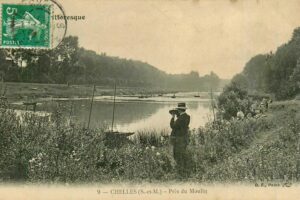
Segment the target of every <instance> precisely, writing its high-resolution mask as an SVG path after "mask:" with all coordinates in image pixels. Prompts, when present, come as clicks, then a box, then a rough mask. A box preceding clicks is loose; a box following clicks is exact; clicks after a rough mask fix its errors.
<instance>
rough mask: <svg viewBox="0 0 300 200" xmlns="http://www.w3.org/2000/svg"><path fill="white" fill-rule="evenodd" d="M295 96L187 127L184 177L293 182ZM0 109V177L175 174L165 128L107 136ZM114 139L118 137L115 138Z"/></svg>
mask: <svg viewBox="0 0 300 200" xmlns="http://www.w3.org/2000/svg"><path fill="white" fill-rule="evenodd" d="M299 107H300V105H299V103H294V104H291V103H281V104H278V103H276V104H274V105H272V107H271V110H272V111H271V112H270V114H268V116H267V117H262V118H258V119H255V118H246V119H244V120H224V121H219V122H218V123H216V122H215V123H208V124H207V125H206V126H205V127H203V128H200V129H198V130H193V134H191V138H190V144H189V146H188V151H189V155H188V159H189V163H190V169H188V171H189V172H190V173H189V174H188V177H186V180H190V181H199V182H209V181H214V182H215V181H250V182H255V181H257V180H264V179H269V180H295V181H299V179H300V176H299V172H300V168H299V166H300V165H299V164H300V162H299V153H300V149H299V148H300V146H299V145H300V135H299V133H300V125H299V119H300V116H299V112H298V111H299ZM51 119H52V120H51V121H49V120H48V119H46V118H40V117H37V116H35V115H34V114H29V113H27V114H26V115H24V116H23V117H22V118H20V117H17V116H16V114H15V113H14V112H13V111H11V110H7V109H1V110H0V148H1V151H0V177H1V179H2V181H26V182H47V183H48V182H69V183H75V182H80V183H82V182H89V183H90V182H102V183H108V182H115V181H117V182H119V181H147V182H152V181H169V180H177V179H178V178H180V176H179V175H178V173H177V170H176V166H175V163H174V160H173V158H172V154H171V152H170V150H169V149H170V148H169V142H168V137H167V136H166V133H164V132H162V133H161V134H159V133H152V132H149V133H147V132H143V133H139V134H138V135H137V136H135V137H133V138H131V139H130V140H129V139H126V138H115V139H114V141H113V142H108V140H109V139H108V136H107V134H105V133H104V132H105V131H104V129H94V130H87V129H85V128H83V127H79V126H76V125H71V126H70V125H66V123H65V122H64V118H63V117H62V116H61V114H60V112H59V110H57V111H56V112H54V113H53V115H52V117H51ZM116 140H120V141H116Z"/></svg>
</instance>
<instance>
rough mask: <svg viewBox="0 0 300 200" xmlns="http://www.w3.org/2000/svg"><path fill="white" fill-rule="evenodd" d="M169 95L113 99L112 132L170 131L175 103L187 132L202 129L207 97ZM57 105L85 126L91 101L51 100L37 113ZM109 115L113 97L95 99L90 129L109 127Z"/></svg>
mask: <svg viewBox="0 0 300 200" xmlns="http://www.w3.org/2000/svg"><path fill="white" fill-rule="evenodd" d="M171 96H172V95H171V94H170V95H164V96H162V97H158V96H156V97H149V98H143V99H141V98H138V97H116V104H115V105H116V106H115V121H114V122H115V123H114V130H118V131H133V132H137V131H143V130H151V131H152V130H155V131H161V130H166V131H170V127H169V122H170V119H171V115H170V114H169V110H170V109H172V108H174V107H176V106H177V103H178V102H185V103H186V104H187V107H188V110H187V113H188V114H189V115H190V116H191V123H190V128H191V129H194V128H195V129H197V128H199V127H200V126H203V125H204V124H205V123H206V122H207V121H208V120H209V119H210V118H211V116H212V111H211V107H210V100H209V99H208V97H207V95H206V97H205V95H204V96H203V97H202V95H201V97H200V98H199V97H194V95H193V94H192V93H181V94H180V93H179V94H176V98H171ZM54 104H55V105H58V104H59V105H60V106H62V107H63V108H64V113H65V115H66V116H67V117H69V118H71V119H72V120H73V121H76V122H77V123H81V124H83V125H87V123H88V118H89V110H90V104H91V99H90V98H86V99H84V98H83V99H52V100H48V101H44V102H42V103H41V104H39V106H38V110H46V111H47V110H50V107H51V106H52V107H53V105H54ZM112 113H113V97H111V96H101V97H95V99H94V103H93V109H92V114H91V123H90V127H95V128H96V127H102V126H103V125H107V126H110V127H111V122H112Z"/></svg>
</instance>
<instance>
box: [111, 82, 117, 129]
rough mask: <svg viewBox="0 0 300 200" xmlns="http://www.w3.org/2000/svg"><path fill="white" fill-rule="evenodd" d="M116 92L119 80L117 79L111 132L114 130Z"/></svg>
mask: <svg viewBox="0 0 300 200" xmlns="http://www.w3.org/2000/svg"><path fill="white" fill-rule="evenodd" d="M116 93H117V82H116V81H115V91H114V104H113V113H112V122H111V132H114V122H115V107H116Z"/></svg>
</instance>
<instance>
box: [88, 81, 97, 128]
mask: <svg viewBox="0 0 300 200" xmlns="http://www.w3.org/2000/svg"><path fill="white" fill-rule="evenodd" d="M95 90H96V86H95V85H94V87H93V95H92V101H91V106H90V114H89V121H88V126H87V128H88V129H89V128H90V122H91V116H92V109H93V103H94V95H95Z"/></svg>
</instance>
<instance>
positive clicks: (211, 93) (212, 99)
mask: <svg viewBox="0 0 300 200" xmlns="http://www.w3.org/2000/svg"><path fill="white" fill-rule="evenodd" d="M210 98H211V107H212V111H213V116H214V121H215V120H216V116H215V104H214V98H213V91H212V88H210Z"/></svg>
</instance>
